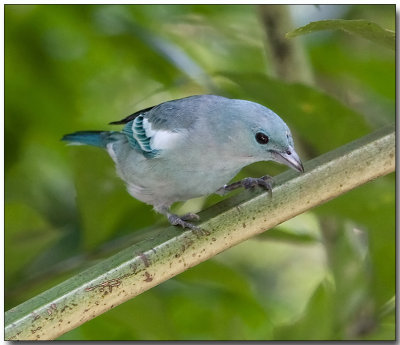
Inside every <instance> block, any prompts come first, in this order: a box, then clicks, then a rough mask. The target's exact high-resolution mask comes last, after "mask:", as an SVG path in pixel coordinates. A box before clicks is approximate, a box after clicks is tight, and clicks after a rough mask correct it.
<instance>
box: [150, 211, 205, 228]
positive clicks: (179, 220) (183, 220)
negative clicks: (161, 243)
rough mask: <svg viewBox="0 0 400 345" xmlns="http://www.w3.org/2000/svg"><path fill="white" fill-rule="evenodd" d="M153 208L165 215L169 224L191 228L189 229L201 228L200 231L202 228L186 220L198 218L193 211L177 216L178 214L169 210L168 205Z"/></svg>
mask: <svg viewBox="0 0 400 345" xmlns="http://www.w3.org/2000/svg"><path fill="white" fill-rule="evenodd" d="M154 209H155V210H156V211H157V212H159V213H161V214H163V215H165V216H166V217H167V219H168V221H169V222H170V224H171V225H175V226H181V227H182V228H184V229H185V228H187V229H191V230H199V231H200V230H201V231H202V229H201V228H199V227H198V226H195V225H193V224H192V223H189V222H188V221H198V220H200V217H199V216H198V215H197V214H195V213H187V214H185V215H183V216H181V217H179V216H178V215H176V214H173V213H171V212H170V211H169V207H167V206H160V207H154Z"/></svg>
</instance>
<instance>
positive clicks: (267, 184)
mask: <svg viewBox="0 0 400 345" xmlns="http://www.w3.org/2000/svg"><path fill="white" fill-rule="evenodd" d="M240 182H241V183H242V186H243V187H244V189H250V188H253V187H256V186H260V187H262V188H264V189H266V190H272V182H273V180H272V177H270V176H268V175H265V176H263V177H259V178H258V177H247V178H245V179H243V180H242V181H240Z"/></svg>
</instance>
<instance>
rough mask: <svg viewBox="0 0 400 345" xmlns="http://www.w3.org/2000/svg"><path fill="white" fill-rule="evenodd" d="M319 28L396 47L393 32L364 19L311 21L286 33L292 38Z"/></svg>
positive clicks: (391, 47)
mask: <svg viewBox="0 0 400 345" xmlns="http://www.w3.org/2000/svg"><path fill="white" fill-rule="evenodd" d="M321 30H343V31H345V32H348V33H351V34H354V35H358V36H361V37H363V38H365V39H367V40H370V41H372V42H375V43H377V44H380V45H383V46H385V47H387V48H390V49H393V50H394V49H395V47H396V34H395V32H393V31H391V30H387V29H383V28H382V27H381V26H379V25H378V24H376V23H373V22H370V21H368V20H364V19H355V20H345V19H328V20H319V21H316V22H311V23H309V24H307V25H304V26H302V27H299V28H297V29H296V30H293V31H290V32H288V33H287V34H286V37H287V38H293V37H296V36H299V35H305V34H309V33H312V32H316V31H321Z"/></svg>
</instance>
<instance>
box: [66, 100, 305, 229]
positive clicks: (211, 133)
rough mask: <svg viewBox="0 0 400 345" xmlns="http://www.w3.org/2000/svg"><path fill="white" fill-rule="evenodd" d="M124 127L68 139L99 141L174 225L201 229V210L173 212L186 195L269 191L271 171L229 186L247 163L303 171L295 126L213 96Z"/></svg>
mask: <svg viewBox="0 0 400 345" xmlns="http://www.w3.org/2000/svg"><path fill="white" fill-rule="evenodd" d="M111 124H115V125H120V124H121V125H122V124H123V125H125V126H124V127H123V129H122V131H121V132H118V131H81V132H76V133H72V134H67V135H65V136H64V137H63V138H62V140H65V141H68V142H72V143H76V144H87V145H93V146H98V147H101V148H104V149H106V150H107V152H108V154H109V155H110V156H111V158H112V159H113V160H114V162H115V164H116V167H117V173H118V175H119V176H120V177H121V178H122V179H123V180H124V181H125V183H126V185H127V189H128V192H129V193H130V194H131V195H132V196H133V197H134V198H136V199H138V200H141V201H143V202H145V203H147V204H150V205H153V207H154V209H155V210H156V211H158V212H160V213H162V214H164V215H166V216H167V218H168V220H169V222H170V223H171V224H173V225H180V226H182V227H184V228H191V229H196V228H197V227H196V226H194V225H193V224H191V223H190V222H189V221H194V220H198V216H197V215H196V214H193V213H189V214H187V215H184V216H181V217H179V216H177V215H175V214H172V213H171V212H170V206H171V205H172V204H173V203H174V202H176V201H184V200H188V199H191V198H196V197H199V196H203V195H208V194H212V193H219V194H223V193H224V192H227V191H230V190H233V189H236V188H238V187H241V186H242V187H244V188H251V187H254V186H261V187H264V188H266V189H270V188H271V186H270V184H269V182H268V178H267V177H262V178H250V177H249V178H246V179H244V180H242V181H240V182H236V183H233V184H231V185H226V183H228V182H229V181H230V180H231V179H232V178H233V177H234V176H235V175H236V174H237V173H238V172H239V171H240V170H241V169H242V168H243V167H244V166H246V165H249V164H251V163H254V162H257V161H269V160H272V161H275V162H279V163H283V164H286V165H287V166H289V167H291V168H293V169H295V170H297V171H299V172H303V171H304V169H303V165H302V163H301V161H300V158H299V156H298V155H297V153H296V151H295V150H294V144H293V139H292V135H291V133H290V130H289V128H288V126H287V125H286V124H285V122H283V121H282V119H281V118H280V117H279V116H278V115H276V114H275V113H274V112H273V111H271V110H270V109H268V108H266V107H264V106H262V105H260V104H257V103H254V102H249V101H244V100H239V99H228V98H225V97H220V96H213V95H200V96H191V97H187V98H182V99H177V100H173V101H169V102H165V103H161V104H159V105H157V106H154V107H150V108H147V109H144V110H141V111H138V112H136V113H134V114H132V115H130V116H128V117H126V118H125V119H123V120H120V121H116V122H111Z"/></svg>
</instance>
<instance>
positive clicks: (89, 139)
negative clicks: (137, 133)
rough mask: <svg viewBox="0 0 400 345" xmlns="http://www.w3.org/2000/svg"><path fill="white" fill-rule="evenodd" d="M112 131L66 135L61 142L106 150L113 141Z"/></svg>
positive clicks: (81, 132)
mask: <svg viewBox="0 0 400 345" xmlns="http://www.w3.org/2000/svg"><path fill="white" fill-rule="evenodd" d="M114 133H115V132H110V131H80V132H75V133H71V134H66V135H64V136H63V137H62V138H61V140H62V141H68V142H69V143H70V144H71V145H91V146H97V147H101V148H105V147H106V145H107V143H109V142H110V141H112V134H114Z"/></svg>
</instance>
